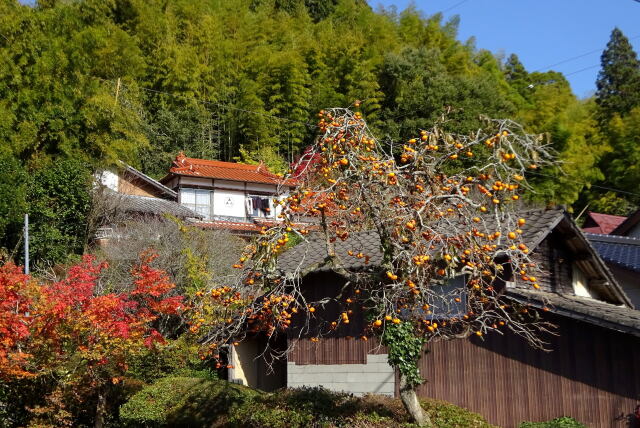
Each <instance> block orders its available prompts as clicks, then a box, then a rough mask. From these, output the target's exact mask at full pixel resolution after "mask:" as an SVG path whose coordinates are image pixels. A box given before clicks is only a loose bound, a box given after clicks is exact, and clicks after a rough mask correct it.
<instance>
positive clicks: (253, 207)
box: [247, 195, 273, 217]
mask: <svg viewBox="0 0 640 428" xmlns="http://www.w3.org/2000/svg"><path fill="white" fill-rule="evenodd" d="M247 212H248V213H249V215H250V216H252V217H273V208H272V205H271V197H269V196H258V195H249V196H247Z"/></svg>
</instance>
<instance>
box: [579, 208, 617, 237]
mask: <svg viewBox="0 0 640 428" xmlns="http://www.w3.org/2000/svg"><path fill="white" fill-rule="evenodd" d="M587 217H588V218H587V221H586V222H585V225H586V226H587V227H585V228H583V229H582V230H583V231H584V232H585V233H601V234H609V233H611V232H612V231H613V230H614V229H615V228H617V227H618V226H620V225H621V224H622V223H623V222H624V221H625V220H626V219H627V218H626V217H622V216H619V215H610V214H600V213H594V212H589V214H587ZM589 220H592V221H589ZM591 224H595V225H594V226H591Z"/></svg>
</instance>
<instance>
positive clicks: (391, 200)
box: [192, 109, 551, 426]
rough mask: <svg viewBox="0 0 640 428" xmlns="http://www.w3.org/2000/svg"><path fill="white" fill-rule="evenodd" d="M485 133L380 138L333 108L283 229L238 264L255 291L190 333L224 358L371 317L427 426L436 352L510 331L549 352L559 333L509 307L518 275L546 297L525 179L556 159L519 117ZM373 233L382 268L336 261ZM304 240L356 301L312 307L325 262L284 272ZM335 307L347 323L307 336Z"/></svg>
mask: <svg viewBox="0 0 640 428" xmlns="http://www.w3.org/2000/svg"><path fill="white" fill-rule="evenodd" d="M442 120H443V121H445V120H446V117H444V118H443V119H442ZM485 124H486V128H485V129H481V130H478V131H477V132H475V133H473V134H471V135H456V134H452V133H448V132H445V131H443V129H442V127H441V123H439V124H436V125H435V126H434V127H433V128H431V129H425V130H419V131H417V132H416V135H415V137H414V138H411V139H409V140H407V141H404V142H402V143H400V144H394V143H393V142H381V141H380V140H378V139H377V138H375V136H374V135H373V134H372V132H371V131H370V130H369V128H368V127H367V125H366V123H365V121H364V120H363V118H362V116H361V114H360V113H358V112H355V113H354V112H352V111H351V110H348V109H331V110H325V111H322V112H321V113H320V116H319V123H318V126H319V128H320V136H319V137H318V138H317V140H316V142H315V144H314V145H313V147H312V148H311V149H310V150H308V151H307V152H306V153H305V156H304V157H302V158H301V160H300V162H299V163H298V165H295V166H294V168H292V171H295V174H296V177H297V179H298V180H299V186H298V187H297V190H296V191H295V192H294V193H293V194H290V195H289V196H288V197H286V198H284V199H283V198H276V199H275V201H276V203H277V204H279V205H280V206H281V208H282V211H281V212H280V214H279V217H280V220H281V222H280V223H277V224H274V225H273V226H272V227H269V228H266V227H265V228H263V230H262V231H261V234H260V236H259V238H258V239H257V240H256V242H255V243H254V245H252V246H250V247H249V248H248V250H247V251H246V252H245V254H244V255H243V257H242V258H241V259H240V261H239V263H238V264H237V265H236V267H237V268H242V269H244V276H243V283H242V284H237V285H235V286H228V287H224V288H219V289H214V290H211V291H210V292H209V295H207V296H203V297H204V299H203V301H204V302H209V303H208V305H209V306H207V305H205V306H204V307H205V308H206V307H209V308H215V309H209V311H210V312H209V313H208V315H207V316H205V315H204V314H201V318H200V319H199V320H198V321H197V322H196V323H195V325H194V326H193V327H192V328H193V329H194V330H202V332H203V333H205V336H204V337H206V339H205V340H204V341H203V343H208V344H209V345H211V346H212V347H213V348H215V347H216V346H219V344H220V343H222V342H223V341H225V340H226V341H227V343H229V341H232V340H240V339H241V338H242V337H244V336H245V335H246V334H247V333H248V332H258V331H263V332H266V333H267V334H269V335H273V334H276V332H278V331H283V330H287V329H290V330H291V325H292V324H291V323H292V321H291V320H292V318H293V319H294V325H296V329H297V332H298V333H299V334H301V335H302V332H307V333H308V332H311V331H313V334H314V336H313V337H311V338H310V339H311V340H313V341H318V340H321V339H322V337H323V336H325V335H328V334H332V332H333V331H334V330H336V329H338V328H340V326H341V325H344V324H348V323H349V318H350V317H353V316H356V315H355V314H357V313H358V312H361V311H363V312H364V317H365V319H366V320H367V322H366V324H365V325H366V326H365V328H364V330H363V331H362V332H361V339H363V340H366V339H367V338H368V337H371V336H376V337H378V338H379V339H381V343H382V344H384V345H385V346H386V347H387V349H388V361H389V363H390V365H391V366H393V367H394V368H396V369H397V370H398V372H399V374H400V395H401V398H402V402H403V403H404V405H405V407H406V409H407V410H408V412H409V413H410V414H411V416H412V417H413V419H414V420H415V421H416V422H418V423H420V424H422V425H425V426H429V425H431V422H430V420H429V418H428V416H427V415H426V413H425V412H424V411H423V410H422V408H421V407H420V405H419V403H418V399H417V395H416V388H417V386H418V385H419V384H420V383H421V382H422V379H421V376H420V373H419V369H418V361H419V359H420V357H421V355H422V354H423V347H424V345H425V343H427V342H429V341H432V340H435V339H451V338H460V337H467V336H469V335H476V336H478V337H483V336H484V335H486V334H488V333H490V332H496V333H500V334H504V332H505V331H507V330H508V331H511V332H512V333H515V334H517V335H519V336H522V337H524V338H525V339H526V340H528V341H529V343H530V344H532V345H533V346H535V347H543V345H544V342H543V340H542V339H541V337H542V335H541V334H540V333H542V332H546V331H549V329H550V326H549V325H548V324H546V323H544V322H542V321H540V318H539V317H538V316H537V314H536V313H535V312H534V311H532V310H531V309H527V308H525V307H522V306H521V305H519V304H517V303H516V302H513V301H509V300H507V299H506V298H504V296H503V293H502V291H503V290H502V287H501V285H504V282H505V281H506V280H509V279H510V278H511V277H512V276H513V275H518V277H519V278H520V279H522V280H523V281H525V282H526V283H528V284H530V286H531V287H533V288H538V287H539V285H538V283H537V280H536V272H537V270H538V269H539V268H538V267H537V266H536V265H535V263H533V261H532V260H531V257H530V249H529V248H527V245H526V243H525V242H524V241H523V239H522V233H523V229H524V228H526V227H527V225H526V222H527V220H526V218H524V217H522V216H520V215H518V207H519V206H520V201H519V199H520V192H522V191H523V190H524V189H526V188H527V181H526V175H527V173H528V172H529V171H531V170H535V169H537V168H539V167H540V166H542V165H544V164H545V163H548V162H550V161H551V153H550V151H549V149H548V146H547V142H546V140H545V138H544V137H543V136H535V135H527V134H525V133H524V132H523V130H522V128H521V127H520V126H519V125H518V124H516V123H514V122H512V121H509V120H490V119H485ZM361 232H367V233H375V234H376V236H377V237H378V239H379V244H380V252H381V255H382V257H381V262H379V263H377V265H376V266H370V268H369V269H361V270H358V271H354V270H349V269H348V266H349V265H350V264H351V263H350V262H349V260H346V259H345V257H347V258H348V257H353V258H358V259H361V260H362V261H363V262H364V263H365V264H367V263H368V261H369V259H370V258H371V257H372V256H373V255H372V254H364V253H362V251H358V249H357V248H354V249H353V251H351V250H350V251H348V253H347V254H338V253H337V252H336V248H335V243H336V242H337V241H344V242H345V245H346V244H348V243H349V242H350V240H349V238H350V236H352V235H355V234H358V233H361ZM292 234H296V235H298V236H299V237H300V238H301V239H303V240H305V241H306V240H308V239H311V238H310V236H315V238H314V239H324V241H325V242H326V255H327V258H326V260H325V263H326V264H327V265H329V266H331V267H332V268H333V269H334V271H337V272H339V273H342V274H343V275H344V276H345V277H347V278H348V282H347V285H348V286H349V287H351V288H352V289H354V290H355V292H354V293H351V294H348V293H346V292H345V293H339V295H336V296H324V297H323V298H322V299H320V300H318V301H309V300H308V298H307V297H306V294H305V292H304V287H302V286H301V278H302V277H303V276H305V274H306V273H308V272H309V271H310V270H312V269H313V268H316V267H317V266H312V267H304V265H303V264H302V263H301V264H300V266H299V268H297V269H294V270H293V271H289V272H286V271H283V270H282V269H279V268H278V264H277V260H278V256H279V255H280V254H281V253H282V252H283V251H284V250H285V249H286V247H287V245H288V242H289V240H290V236H291V235H292ZM300 245H304V243H302V244H300ZM345 290H346V286H345ZM331 301H333V302H337V303H338V304H339V305H340V307H341V308H342V312H341V314H340V315H339V317H338V318H337V319H335V320H323V321H324V322H322V323H315V324H314V325H315V326H316V327H314V328H315V330H313V329H312V328H309V325H310V323H309V321H310V320H311V319H313V318H314V317H316V316H320V314H321V313H322V311H320V310H317V309H316V308H322V307H323V306H324V305H326V304H327V303H328V302H331ZM239 307H240V308H242V310H241V311H237V310H235V309H237V308H239ZM233 308H235V309H233ZM216 311H217V312H216ZM212 314H215V315H213V316H212ZM318 326H326V327H324V328H323V327H318ZM234 338H235V339H234ZM214 352H215V351H214Z"/></svg>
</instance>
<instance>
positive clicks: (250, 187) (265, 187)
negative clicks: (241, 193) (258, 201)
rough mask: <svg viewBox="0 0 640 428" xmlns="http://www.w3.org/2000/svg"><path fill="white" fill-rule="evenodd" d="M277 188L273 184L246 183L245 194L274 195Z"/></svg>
mask: <svg viewBox="0 0 640 428" xmlns="http://www.w3.org/2000/svg"><path fill="white" fill-rule="evenodd" d="M276 190H278V189H277V187H276V186H275V185H273V184H261V183H247V192H269V193H273V194H275V193H276Z"/></svg>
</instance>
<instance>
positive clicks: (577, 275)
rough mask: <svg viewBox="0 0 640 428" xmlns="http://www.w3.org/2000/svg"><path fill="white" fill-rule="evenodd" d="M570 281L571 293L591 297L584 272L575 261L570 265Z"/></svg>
mask: <svg viewBox="0 0 640 428" xmlns="http://www.w3.org/2000/svg"><path fill="white" fill-rule="evenodd" d="M571 267H572V269H571V277H572V278H571V280H572V281H571V282H572V283H573V293H574V294H575V295H576V296H582V297H591V294H590V293H589V287H588V283H589V282H588V280H587V277H586V275H585V274H584V272H582V270H580V268H579V267H578V266H576V265H575V263H574V264H573V265H572V266H571Z"/></svg>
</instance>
